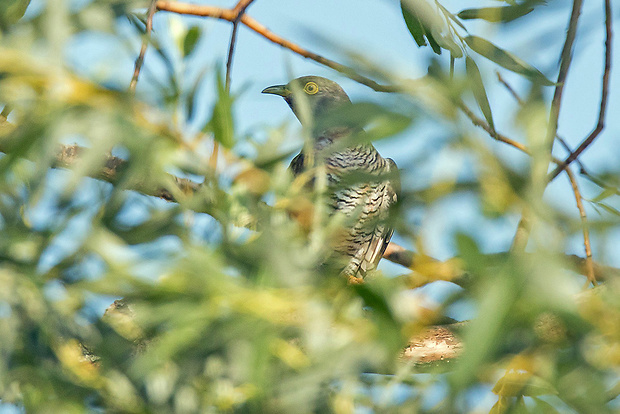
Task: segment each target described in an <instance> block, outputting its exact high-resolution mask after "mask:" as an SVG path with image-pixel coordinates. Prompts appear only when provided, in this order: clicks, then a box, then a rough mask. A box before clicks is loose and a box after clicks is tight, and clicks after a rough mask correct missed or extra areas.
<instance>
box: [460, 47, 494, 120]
mask: <svg viewBox="0 0 620 414" xmlns="http://www.w3.org/2000/svg"><path fill="white" fill-rule="evenodd" d="M465 67H466V69H467V77H468V78H469V80H470V82H471V87H472V92H473V93H474V97H475V98H476V102H478V106H479V107H480V110H481V111H482V114H483V115H484V118H485V119H486V120H487V122H488V123H489V125H490V126H491V128H493V129H495V124H494V123H493V114H492V113H491V105H489V98H488V97H487V92H486V90H485V89H484V83H483V82H482V76H480V70H479V69H478V65H476V62H474V60H473V59H472V58H470V57H469V56H467V59H465Z"/></svg>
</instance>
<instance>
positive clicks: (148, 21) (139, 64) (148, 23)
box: [129, 0, 157, 93]
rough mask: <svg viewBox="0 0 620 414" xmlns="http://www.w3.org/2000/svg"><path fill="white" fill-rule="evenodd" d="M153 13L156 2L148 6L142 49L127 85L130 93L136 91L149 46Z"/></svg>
mask: <svg viewBox="0 0 620 414" xmlns="http://www.w3.org/2000/svg"><path fill="white" fill-rule="evenodd" d="M155 11H157V0H151V5H150V6H149V10H148V12H147V15H146V30H145V33H144V39H142V47H141V48H140V54H139V55H138V58H137V59H136V64H135V66H134V70H133V76H132V77H131V82H130V83H129V91H130V92H132V93H134V92H135V91H136V85H137V84H138V76H140V70H141V69H142V64H143V63H144V55H145V54H146V48H147V46H148V44H149V37H150V36H151V31H152V30H153V15H154V14H155Z"/></svg>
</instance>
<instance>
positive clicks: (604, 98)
mask: <svg viewBox="0 0 620 414" xmlns="http://www.w3.org/2000/svg"><path fill="white" fill-rule="evenodd" d="M612 38H613V32H612V16H611V0H605V69H604V71H603V86H602V91H601V104H600V108H599V113H598V122H597V124H596V127H595V128H594V130H593V131H592V132H591V133H590V135H588V137H587V138H586V139H584V140H583V142H582V143H581V144H580V145H579V147H577V149H576V150H575V151H574V152H572V153H571V154H570V155H569V156H568V157H567V158H566V160H565V161H564V162H563V163H561V164H560V165H558V166H557V167H556V168H555V170H553V172H551V174H549V177H548V178H547V179H548V180H549V181H551V180H553V179H554V178H555V177H557V176H558V174H559V173H560V172H561V171H562V170H563V169H564V167H566V166H567V165H569V164H570V163H571V162H573V161H575V160H576V159H577V158H578V157H579V155H581V153H582V152H583V151H585V150H586V148H588V146H590V144H592V142H594V140H595V139H596V138H597V137H598V135H599V134H600V133H601V132H602V131H603V128H605V114H606V113H607V102H608V96H609V73H610V70H611V49H612V48H611V42H612Z"/></svg>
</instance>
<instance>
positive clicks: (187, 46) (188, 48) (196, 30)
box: [183, 26, 202, 57]
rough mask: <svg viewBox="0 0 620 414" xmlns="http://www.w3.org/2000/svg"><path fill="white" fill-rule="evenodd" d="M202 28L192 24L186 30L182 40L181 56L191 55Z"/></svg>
mask: <svg viewBox="0 0 620 414" xmlns="http://www.w3.org/2000/svg"><path fill="white" fill-rule="evenodd" d="M201 34H202V30H201V29H200V27H198V26H193V27H192V28H191V29H189V30H188V31H187V34H186V35H185V39H184V40H183V57H185V56H189V55H191V53H192V52H193V51H194V48H195V47H196V44H197V43H198V41H199V40H200V36H201Z"/></svg>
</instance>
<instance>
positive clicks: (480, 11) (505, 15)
mask: <svg viewBox="0 0 620 414" xmlns="http://www.w3.org/2000/svg"><path fill="white" fill-rule="evenodd" d="M532 10H534V8H533V7H531V6H527V5H516V6H504V7H481V8H476V9H464V10H461V11H460V12H458V14H457V16H458V17H460V18H461V19H463V20H471V19H482V20H486V21H488V22H511V21H513V20H515V19H518V18H519V17H522V16H525V15H526V14H528V13H530V12H531V11H532Z"/></svg>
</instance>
